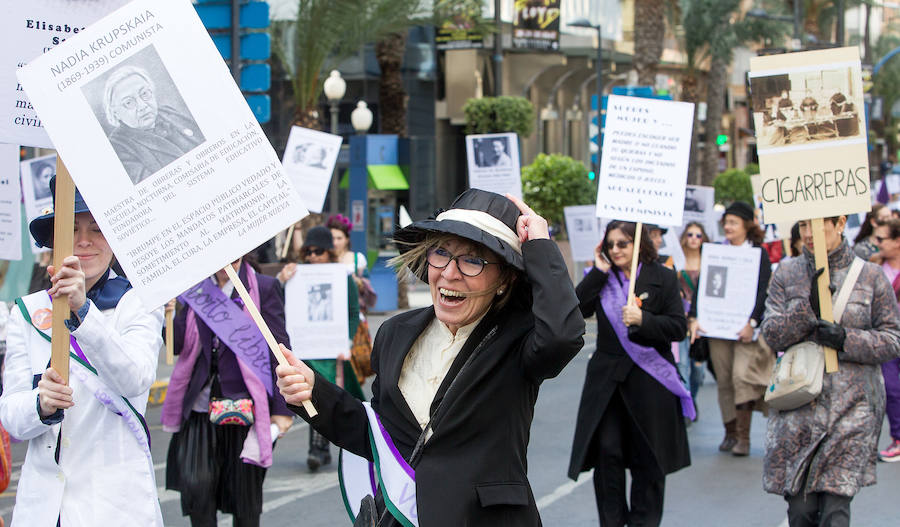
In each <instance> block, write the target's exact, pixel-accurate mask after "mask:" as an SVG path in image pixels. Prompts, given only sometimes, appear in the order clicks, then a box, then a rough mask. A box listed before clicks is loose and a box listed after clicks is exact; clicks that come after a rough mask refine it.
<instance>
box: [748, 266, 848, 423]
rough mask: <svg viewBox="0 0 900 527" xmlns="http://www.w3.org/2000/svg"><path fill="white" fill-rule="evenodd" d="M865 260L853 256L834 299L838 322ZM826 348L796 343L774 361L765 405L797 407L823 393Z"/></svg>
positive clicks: (807, 343) (776, 407) (780, 407)
mask: <svg viewBox="0 0 900 527" xmlns="http://www.w3.org/2000/svg"><path fill="white" fill-rule="evenodd" d="M862 268H863V261H862V260H861V259H859V258H854V260H853V264H851V265H850V270H849V271H848V272H847V277H846V278H845V279H844V283H843V284H842V285H841V290H840V291H838V294H837V298H836V299H835V302H834V321H835V322H836V323H839V322H840V321H841V317H842V316H843V314H844V308H845V307H847V300H848V299H849V298H850V293H851V292H852V291H853V286H854V285H855V284H856V280H857V279H858V278H859V273H860V271H862ZM824 375H825V349H824V348H823V347H822V346H821V345H819V344H816V343H815V342H811V341H804V342H800V343H798V344H794V345H793V346H791V347H789V348H788V349H787V351H785V352H784V354H783V355H782V356H781V357H778V360H777V361H776V362H775V371H773V372H772V378H771V380H770V381H769V389H768V390H766V395H765V401H766V404H768V405H769V406H771V407H772V408H775V409H777V410H794V409H796V408H800V407H801V406H803V405H805V404H807V403H809V402H810V401H812V400H813V399H815V398H816V397H818V396H819V394H820V393H822V380H823V377H824Z"/></svg>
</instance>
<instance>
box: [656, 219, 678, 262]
mask: <svg viewBox="0 0 900 527" xmlns="http://www.w3.org/2000/svg"><path fill="white" fill-rule="evenodd" d="M658 252H659V255H660V256H668V257H671V258H672V264H673V265H674V266H675V269H684V267H685V265H684V262H685V259H684V249H682V248H681V240H679V238H678V233H677V232H676V231H675V229H674V228H673V227H669V229H668V230H667V231H666V232H665V234H663V235H662V246H660V248H659V250H658Z"/></svg>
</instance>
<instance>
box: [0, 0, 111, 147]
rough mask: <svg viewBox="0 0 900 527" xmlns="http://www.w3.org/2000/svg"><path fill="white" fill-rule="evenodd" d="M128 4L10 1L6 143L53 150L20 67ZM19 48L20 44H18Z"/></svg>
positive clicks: (0, 29)
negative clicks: (19, 76)
mask: <svg viewBox="0 0 900 527" xmlns="http://www.w3.org/2000/svg"><path fill="white" fill-rule="evenodd" d="M127 2H128V0H90V1H87V2H86V1H84V0H28V1H27V2H15V1H9V2H4V5H3V16H0V34H2V35H3V38H4V39H5V41H6V42H7V45H6V46H3V50H2V51H0V57H2V59H0V60H2V66H0V94H2V95H0V97H2V98H0V119H2V120H0V122H2V123H3V124H2V125H0V143H12V144H16V145H25V146H38V147H42V148H53V145H52V144H51V142H50V138H49V137H47V132H46V131H45V130H44V127H43V124H42V122H41V118H40V116H38V114H37V112H36V111H35V109H34V107H33V106H32V104H31V101H30V100H29V98H28V95H27V94H26V93H25V90H24V89H23V88H22V85H21V84H20V83H19V82H18V80H17V79H16V68H20V67H22V66H24V65H25V64H27V63H28V61H30V60H32V59H34V58H35V57H37V56H40V55H41V54H42V53H46V52H47V51H49V50H51V49H53V47H54V46H57V45H59V44H60V43H62V42H64V41H66V40H67V39H69V38H71V37H73V36H75V35H77V34H78V33H80V32H81V31H83V30H84V28H85V27H87V26H88V25H90V24H91V23H93V22H94V21H96V20H98V19H100V17H102V16H103V15H106V14H108V13H110V12H112V11H113V10H115V9H117V8H119V7H121V6H123V5H125V4H126V3H127ZM13 43H14V44H13Z"/></svg>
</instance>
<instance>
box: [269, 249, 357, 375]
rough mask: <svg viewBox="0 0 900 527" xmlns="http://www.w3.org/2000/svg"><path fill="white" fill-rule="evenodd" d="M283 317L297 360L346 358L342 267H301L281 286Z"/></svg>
mask: <svg viewBox="0 0 900 527" xmlns="http://www.w3.org/2000/svg"><path fill="white" fill-rule="evenodd" d="M284 317H285V321H286V322H287V331H288V335H289V336H290V337H291V343H292V344H293V346H294V349H293V352H294V355H296V356H297V358H299V359H301V360H305V359H336V358H337V356H338V355H347V354H348V353H349V351H350V344H349V336H348V334H349V332H350V328H349V318H348V317H349V312H348V309H347V268H346V266H344V264H338V263H334V264H304V265H298V266H297V272H296V273H294V276H293V277H292V278H291V279H290V280H288V281H287V283H286V284H284Z"/></svg>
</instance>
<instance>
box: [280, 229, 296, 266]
mask: <svg viewBox="0 0 900 527" xmlns="http://www.w3.org/2000/svg"><path fill="white" fill-rule="evenodd" d="M294 225H295V224H293V223H292V224H291V226H290V227H288V230H287V237H286V238H285V239H284V247H282V248H281V259H282V260H283V259H285V258H287V255H288V252H289V251H290V250H291V245H293V243H294V239H293V238H294Z"/></svg>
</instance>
